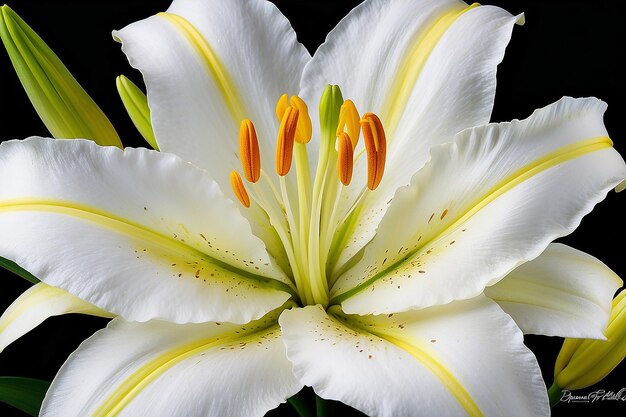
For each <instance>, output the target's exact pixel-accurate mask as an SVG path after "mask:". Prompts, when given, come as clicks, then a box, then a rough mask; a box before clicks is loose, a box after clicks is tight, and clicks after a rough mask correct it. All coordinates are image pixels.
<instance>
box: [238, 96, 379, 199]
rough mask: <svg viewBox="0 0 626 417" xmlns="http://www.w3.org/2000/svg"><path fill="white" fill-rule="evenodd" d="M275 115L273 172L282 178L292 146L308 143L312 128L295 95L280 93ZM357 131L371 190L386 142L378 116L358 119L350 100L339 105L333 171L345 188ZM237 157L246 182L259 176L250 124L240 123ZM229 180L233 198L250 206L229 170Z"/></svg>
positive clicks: (239, 176)
mask: <svg viewBox="0 0 626 417" xmlns="http://www.w3.org/2000/svg"><path fill="white" fill-rule="evenodd" d="M276 116H277V117H278V120H279V121H280V127H279V129H278V137H277V145H276V173H277V174H278V175H279V176H281V177H283V176H285V175H287V174H288V173H289V170H290V169H291V161H292V156H293V148H294V143H301V144H306V143H308V142H309V141H310V140H311V136H312V126H311V119H310V117H309V114H308V108H307V105H306V103H305V102H304V101H303V100H302V99H301V98H300V97H298V96H292V97H291V99H289V96H288V95H287V94H283V95H282V96H281V98H280V99H279V100H278V103H277V105H276ZM361 131H362V132H363V142H364V144H365V152H366V153H367V187H368V188H369V189H370V190H375V189H376V188H377V187H378V185H379V184H380V181H381V180H382V178H383V172H384V170H385V157H386V150H387V149H386V147H387V141H386V137H385V131H384V129H383V126H382V123H381V121H380V119H379V117H378V116H377V115H376V114H374V113H365V114H364V115H363V117H362V118H360V117H359V113H358V111H357V109H356V107H355V105H354V103H353V102H352V101H351V100H346V101H345V102H344V103H343V105H342V106H341V110H340V114H339V123H338V126H337V146H336V148H337V172H338V176H339V180H340V181H341V183H342V184H343V185H345V186H347V185H349V184H350V182H351V180H352V171H353V168H354V161H355V157H354V150H355V148H356V146H357V143H358V140H359V136H360V133H361ZM239 154H240V159H241V165H242V168H243V174H244V176H245V178H246V180H247V181H248V182H250V183H256V182H257V181H258V180H259V178H260V177H261V156H260V152H259V143H258V139H257V135H256V130H255V128H254V124H253V123H252V121H250V120H248V119H246V120H243V121H242V122H241V126H240V129H239ZM230 181H231V185H232V188H233V192H234V193H235V196H237V199H238V200H239V201H240V202H241V204H243V205H244V206H245V207H250V197H249V196H248V193H247V191H246V188H245V186H244V183H243V180H242V178H241V175H239V173H238V172H237V171H232V172H231V174H230Z"/></svg>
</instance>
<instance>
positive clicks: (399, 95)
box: [380, 3, 479, 137]
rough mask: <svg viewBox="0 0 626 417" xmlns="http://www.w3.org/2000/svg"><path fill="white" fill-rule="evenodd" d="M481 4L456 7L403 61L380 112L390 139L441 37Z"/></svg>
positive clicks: (436, 24)
mask: <svg viewBox="0 0 626 417" xmlns="http://www.w3.org/2000/svg"><path fill="white" fill-rule="evenodd" d="M478 5H479V4H478V3H474V4H472V5H470V6H467V7H465V8H462V9H459V8H458V7H454V9H452V10H449V11H448V12H446V13H444V14H443V15H442V16H441V17H440V18H439V19H437V20H436V21H435V22H434V23H433V24H432V25H431V27H430V28H428V29H427V30H426V31H424V32H423V33H422V35H421V36H420V37H419V38H418V39H417V40H416V41H415V42H414V43H413V46H412V48H411V50H410V51H408V53H407V54H406V58H405V60H404V62H403V63H402V64H401V65H400V67H399V69H398V72H397V73H396V75H395V77H394V82H393V84H392V86H391V88H390V89H389V92H388V94H387V99H386V100H385V104H384V105H383V107H382V111H381V112H380V115H381V117H382V118H383V120H385V126H386V128H387V131H388V132H390V133H391V137H393V133H394V132H395V130H396V128H397V127H398V123H399V122H400V117H402V114H403V112H404V109H405V107H406V105H407V103H408V101H409V97H410V96H411V92H412V91H413V86H414V85H415V83H416V82H417V79H418V78H419V76H420V74H421V72H422V69H423V68H424V65H425V64H426V61H427V60H428V57H429V56H430V54H431V53H432V51H433V49H435V47H436V46H437V43H438V42H439V40H440V39H441V37H442V36H443V35H444V34H445V33H446V31H447V30H448V29H449V28H450V26H452V24H453V23H454V22H455V21H456V20H457V19H458V18H459V17H461V16H462V15H463V14H464V13H465V12H467V11H468V10H471V9H473V8H475V7H477V6H478Z"/></svg>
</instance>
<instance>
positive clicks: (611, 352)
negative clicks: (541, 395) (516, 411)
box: [550, 291, 626, 396]
mask: <svg viewBox="0 0 626 417" xmlns="http://www.w3.org/2000/svg"><path fill="white" fill-rule="evenodd" d="M605 335H606V340H595V339H570V338H568V339H565V341H564V342H563V347H562V348H561V351H560V352H559V356H558V357H557V359H556V363H555V365H554V385H553V386H552V387H551V388H550V391H552V392H553V393H554V394H555V396H556V394H558V393H560V392H561V390H562V389H568V390H576V389H582V388H587V387H589V386H591V385H594V384H596V383H597V382H599V381H601V380H602V379H603V378H604V377H606V376H607V375H608V374H609V373H610V372H611V371H612V370H613V369H615V367H617V365H619V364H620V362H621V361H622V360H623V359H624V357H626V291H621V292H620V293H619V294H618V295H617V296H616V297H615V298H614V299H613V305H612V307H611V315H610V316H609V324H608V326H607V328H606V332H605Z"/></svg>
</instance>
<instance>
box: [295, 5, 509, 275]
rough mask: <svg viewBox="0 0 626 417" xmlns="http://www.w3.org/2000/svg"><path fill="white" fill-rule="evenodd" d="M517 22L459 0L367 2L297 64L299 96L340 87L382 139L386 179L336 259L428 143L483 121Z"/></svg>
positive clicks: (368, 233) (369, 232)
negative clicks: (376, 119)
mask: <svg viewBox="0 0 626 417" xmlns="http://www.w3.org/2000/svg"><path fill="white" fill-rule="evenodd" d="M517 20H518V18H516V17H514V16H512V15H510V14H509V13H508V12H506V11H504V10H502V9H500V8H497V7H492V6H484V7H482V6H481V7H474V6H469V7H468V5H467V4H465V3H463V2H461V1H456V0H449V1H430V0H397V1H391V0H381V1H379V0H374V1H366V2H364V3H362V4H361V5H360V6H358V7H356V8H355V9H353V10H352V12H350V14H348V16H346V17H345V18H344V19H343V20H342V21H341V22H340V23H339V24H338V25H337V27H336V28H335V29H334V30H333V31H332V32H331V33H330V34H329V35H328V37H327V40H326V42H325V43H324V44H323V45H322V46H321V47H320V48H319V49H318V51H317V52H316V53H315V55H314V57H313V59H312V60H311V62H310V63H309V64H308V65H307V66H306V68H305V70H304V75H303V80H302V86H303V93H302V95H303V96H304V98H305V99H306V100H307V101H308V102H311V103H317V102H318V100H319V95H320V93H321V91H322V90H323V87H324V86H325V85H326V84H328V83H331V84H338V85H339V86H340V87H341V89H342V92H343V94H344V96H345V97H347V98H350V99H352V100H353V101H354V103H355V104H356V106H357V108H358V109H359V110H361V111H368V112H369V111H371V112H375V113H376V114H378V115H379V116H380V118H381V120H382V123H383V125H384V127H385V130H386V132H387V138H388V141H389V146H388V151H387V163H386V167H387V168H386V171H385V175H384V177H383V180H382V182H381V184H380V186H379V187H378V188H377V189H376V192H375V193H369V194H368V196H367V198H366V200H365V201H364V202H363V207H362V209H361V211H360V213H359V220H358V221H355V227H354V230H353V231H352V233H351V235H350V238H348V239H346V241H347V242H348V243H347V247H346V248H345V250H344V252H343V253H342V255H341V257H340V258H339V260H338V266H341V265H343V264H344V263H345V262H346V261H347V260H349V259H350V257H352V256H353V255H354V254H355V253H357V252H358V251H359V250H360V249H361V248H362V247H363V246H364V245H365V244H366V243H367V242H368V241H369V240H371V238H372V237H373V236H374V233H375V231H376V227H377V226H378V224H379V222H380V219H381V218H382V216H383V215H384V213H385V211H386V209H387V207H388V201H389V200H390V199H391V198H392V197H393V194H394V192H395V190H396V189H397V188H398V187H400V186H404V185H407V184H408V183H409V181H410V179H411V176H412V175H413V174H414V173H415V172H416V171H417V170H418V169H419V168H421V167H422V165H423V164H424V163H425V162H426V161H427V160H428V152H429V150H430V148H431V147H432V146H434V145H436V144H440V143H444V142H449V141H451V140H452V138H453V136H454V135H455V134H456V133H457V132H459V131H461V130H463V129H465V128H469V127H473V126H479V125H483V124H486V123H487V122H489V118H490V115H491V110H492V108H493V101H494V96H495V86H496V67H497V65H498V64H499V63H500V62H501V61H502V58H503V56H504V49H505V47H506V45H507V44H508V42H509V40H510V38H511V33H512V29H513V26H514V24H515V22H516V21H517ZM381 51H382V52H381ZM312 151H314V149H313V148H312ZM366 162H367V161H366V158H360V159H359V160H358V161H357V164H356V166H355V175H354V179H353V183H352V184H351V186H350V187H349V188H348V189H347V190H346V192H348V193H352V194H351V196H350V198H346V200H345V201H346V202H347V206H349V205H350V204H351V203H352V202H353V201H354V200H355V198H356V196H358V195H359V193H360V192H361V190H362V189H364V187H365V180H366V175H365V174H364V172H365V165H366Z"/></svg>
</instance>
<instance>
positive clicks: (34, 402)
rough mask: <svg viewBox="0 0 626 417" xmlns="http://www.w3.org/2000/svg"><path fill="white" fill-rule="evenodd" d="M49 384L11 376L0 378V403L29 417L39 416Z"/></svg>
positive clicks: (39, 380)
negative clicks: (29, 416)
mask: <svg viewBox="0 0 626 417" xmlns="http://www.w3.org/2000/svg"><path fill="white" fill-rule="evenodd" d="M49 387H50V382H48V381H42V380H41V379H33V378H21V377H13V376H3V377H0V401H1V402H3V403H6V404H9V405H11V406H13V407H15V408H17V409H18V410H21V411H23V412H25V413H27V414H29V415H31V416H37V415H39V409H40V408H41V403H42V402H43V399H44V397H45V396H46V391H48V388H49Z"/></svg>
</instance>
